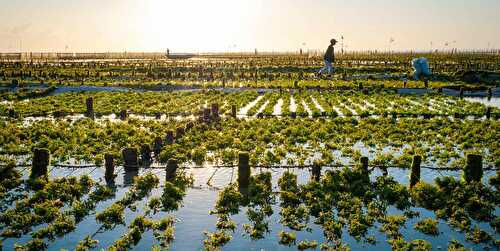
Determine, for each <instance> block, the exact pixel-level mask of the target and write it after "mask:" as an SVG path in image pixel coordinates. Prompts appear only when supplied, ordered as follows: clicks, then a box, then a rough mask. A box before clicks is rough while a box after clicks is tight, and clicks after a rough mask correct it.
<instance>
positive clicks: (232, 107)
mask: <svg viewBox="0 0 500 251" xmlns="http://www.w3.org/2000/svg"><path fill="white" fill-rule="evenodd" d="M231 116H232V117H233V118H236V106H235V105H232V106H231Z"/></svg>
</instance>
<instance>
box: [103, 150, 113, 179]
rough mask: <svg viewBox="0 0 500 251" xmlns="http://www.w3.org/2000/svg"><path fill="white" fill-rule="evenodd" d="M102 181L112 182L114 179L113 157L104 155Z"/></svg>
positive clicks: (107, 154)
mask: <svg viewBox="0 0 500 251" xmlns="http://www.w3.org/2000/svg"><path fill="white" fill-rule="evenodd" d="M104 167H105V172H104V179H105V180H106V181H112V180H114V179H115V163H114V159H113V155H111V154H109V153H106V154H104Z"/></svg>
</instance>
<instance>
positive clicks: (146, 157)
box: [141, 144, 151, 165]
mask: <svg viewBox="0 0 500 251" xmlns="http://www.w3.org/2000/svg"><path fill="white" fill-rule="evenodd" d="M141 160H142V164H143V165H144V164H147V163H151V146H149V144H142V145H141Z"/></svg>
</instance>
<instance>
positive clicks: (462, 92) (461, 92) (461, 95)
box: [460, 87, 464, 98]
mask: <svg viewBox="0 0 500 251" xmlns="http://www.w3.org/2000/svg"><path fill="white" fill-rule="evenodd" d="M463 97H464V88H463V87H460V98H463Z"/></svg>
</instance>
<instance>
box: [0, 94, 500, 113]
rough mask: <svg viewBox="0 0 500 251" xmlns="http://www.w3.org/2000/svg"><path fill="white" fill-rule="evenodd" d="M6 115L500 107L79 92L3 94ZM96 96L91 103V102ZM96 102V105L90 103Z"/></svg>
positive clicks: (412, 98) (355, 98) (381, 97)
mask: <svg viewBox="0 0 500 251" xmlns="http://www.w3.org/2000/svg"><path fill="white" fill-rule="evenodd" d="M2 97H3V101H2V102H1V103H0V115H2V116H14V117H17V116H20V117H41V116H49V115H52V116H54V117H64V116H67V115H75V114H85V113H87V112H89V109H91V110H92V111H93V113H94V114H96V115H98V116H99V115H110V114H117V115H119V113H120V112H123V111H124V112H126V113H130V114H137V115H149V116H162V115H167V116H176V115H182V116H190V115H196V114H198V113H199V112H200V111H202V110H203V109H204V108H209V109H211V108H212V106H213V105H214V104H215V105H216V106H217V110H218V113H219V114H220V115H225V116H231V115H238V116H239V117H252V116H257V115H260V116H292V115H294V116H299V117H320V116H321V117H338V116H340V117H351V116H355V117H356V116H360V117H370V116H386V117H387V116H392V115H394V116H397V115H401V116H410V117H411V116H424V115H426V116H427V117H429V116H431V117H432V116H454V117H456V118H461V117H467V116H472V117H477V118H481V117H484V116H486V115H487V114H488V117H490V116H492V117H496V116H498V114H499V113H500V109H499V108H498V107H487V106H485V105H483V104H481V103H478V102H470V101H468V100H466V99H463V98H460V97H450V96H445V95H442V94H426V95H399V94H394V93H392V92H389V91H374V92H373V93H366V94H365V93H361V92H353V91H333V92H327V91H322V92H320V91H279V92H278V91H276V92H266V93H258V92H256V91H240V92H222V91H180V92H100V93H91V92H84V93H82V92H78V93H62V94H59V95H53V96H44V97H34V98H29V97H23V96H12V94H10V93H4V94H3V95H2ZM89 99H91V101H90V102H91V104H88V102H89V101H88V100H89ZM89 105H90V106H89Z"/></svg>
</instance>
